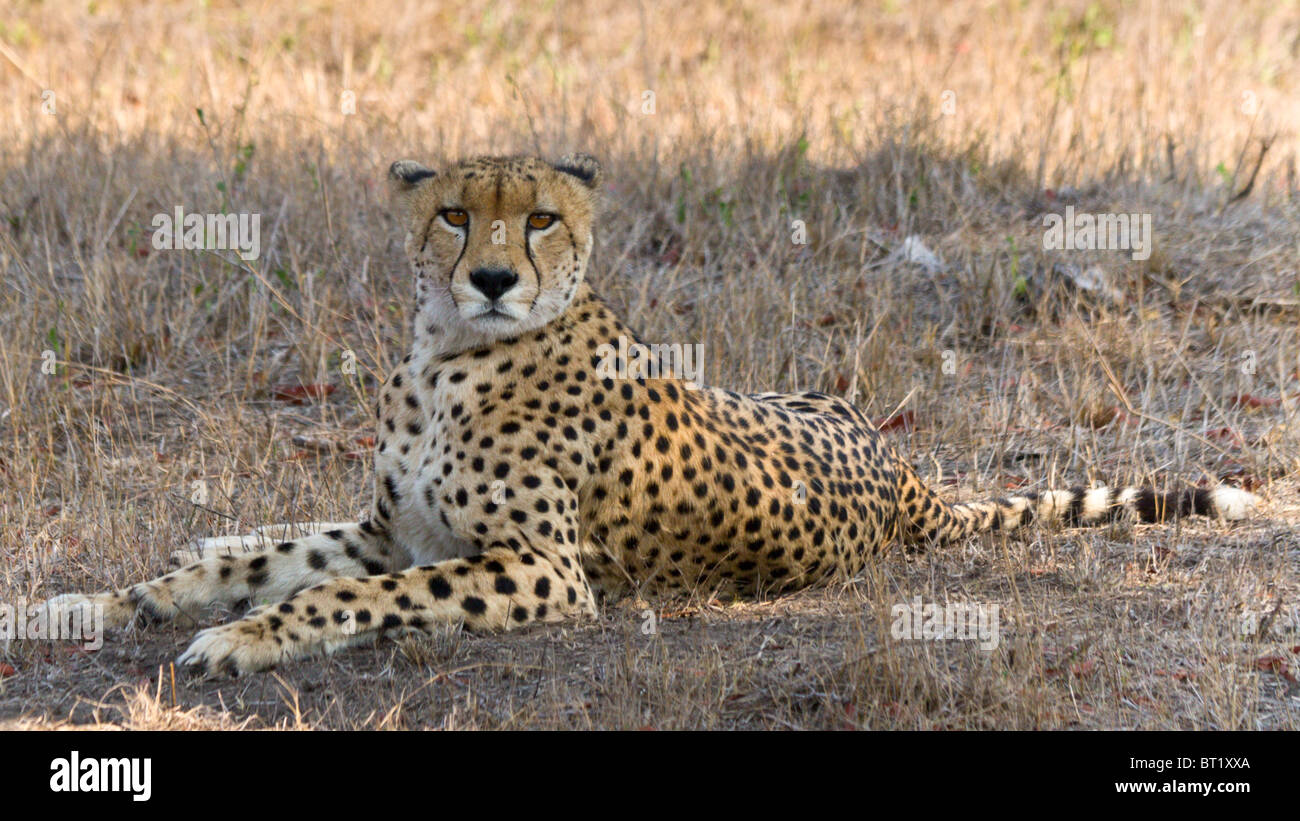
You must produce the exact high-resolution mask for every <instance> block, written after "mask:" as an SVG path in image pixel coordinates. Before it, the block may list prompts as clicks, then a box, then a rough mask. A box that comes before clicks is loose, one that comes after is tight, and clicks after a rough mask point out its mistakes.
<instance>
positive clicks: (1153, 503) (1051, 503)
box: [901, 477, 1259, 545]
mask: <svg viewBox="0 0 1300 821" xmlns="http://www.w3.org/2000/svg"><path fill="white" fill-rule="evenodd" d="M909 478H910V477H909ZM917 485H919V488H917V487H914V486H912V485H911V483H910V482H909V483H908V484H907V485H905V486H904V490H903V496H902V498H901V502H902V506H903V519H904V533H905V536H906V537H907V538H906V540H907V541H908V542H911V543H913V544H917V545H923V544H928V543H943V542H951V541H955V540H958V539H961V538H962V537H964V536H969V535H971V534H974V533H981V532H986V531H992V532H997V531H1011V530H1016V529H1018V528H1021V527H1024V526H1026V525H1028V524H1030V523H1032V522H1045V523H1058V524H1063V525H1066V526H1069V527H1080V526H1088V525H1097V524H1103V523H1105V522H1109V521H1113V520H1115V519H1117V518H1119V517H1121V516H1123V515H1126V514H1127V515H1132V516H1135V517H1136V518H1137V519H1138V520H1139V521H1143V522H1163V521H1167V520H1170V519H1177V518H1181V517H1183V516H1191V515H1195V516H1214V517H1217V518H1220V519H1224V520H1227V521H1236V520H1239V519H1244V518H1246V517H1247V516H1248V515H1250V512H1251V511H1252V510H1253V509H1254V507H1255V506H1256V504H1258V503H1259V497H1257V496H1255V494H1253V493H1250V492H1248V491H1245V490H1241V489H1240V488H1235V487H1231V486H1229V485H1219V486H1218V487H1213V488H1187V489H1185V490H1180V491H1179V490H1175V491H1165V492H1159V491H1156V490H1155V489H1153V488H1150V487H1140V488H1139V487H1126V488H1106V487H1095V488H1084V487H1073V488H1070V489H1069V490H1049V491H1044V492H1042V493H1021V494H1015V495H1012V496H1007V497H1004V498H1000V499H994V500H991V501H982V502H966V503H961V504H951V503H948V502H945V501H944V500H943V499H940V498H939V497H938V496H937V495H935V494H934V492H933V491H931V490H930V489H929V488H926V487H925V486H924V485H921V483H920V481H919V480H917ZM909 497H914V498H909ZM927 502H928V504H927Z"/></svg>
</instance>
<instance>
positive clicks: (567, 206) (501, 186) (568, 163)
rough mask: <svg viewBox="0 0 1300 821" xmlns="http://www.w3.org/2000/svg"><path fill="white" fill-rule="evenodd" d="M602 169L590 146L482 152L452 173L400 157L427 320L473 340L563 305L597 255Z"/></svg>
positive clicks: (400, 192)
mask: <svg viewBox="0 0 1300 821" xmlns="http://www.w3.org/2000/svg"><path fill="white" fill-rule="evenodd" d="M599 176H600V168H599V166H598V165H597V163H596V161H595V160H593V159H592V158H590V157H587V156H585V155H577V156H574V157H567V158H565V159H564V160H561V161H560V162H559V163H557V164H555V165H552V164H550V163H548V162H545V161H543V160H540V159H536V158H533V157H511V158H496V157H492V158H480V159H477V160H471V161H467V162H462V163H460V164H458V165H456V166H453V167H452V168H451V169H449V170H447V171H442V172H435V171H432V170H430V169H427V168H425V167H424V166H422V165H420V164H419V163H415V162H412V161H409V160H403V161H401V162H396V163H393V166H392V168H391V169H390V170H389V179H390V186H391V188H392V189H393V192H394V194H395V196H396V198H397V199H398V201H399V203H400V204H401V205H402V206H404V208H405V218H406V230H407V233H406V254H407V258H408V259H409V260H410V262H411V267H412V268H413V269H414V271H415V274H416V288H417V293H418V301H419V310H420V312H421V322H422V323H423V324H424V326H425V327H426V328H427V329H428V330H429V331H430V332H432V333H434V334H442V335H444V336H445V337H448V338H453V339H456V340H459V341H460V344H461V345H464V346H468V345H474V344H481V343H485V342H490V341H492V340H495V339H501V338H506V337H512V336H517V335H519V334H520V333H523V332H526V331H530V330H534V329H536V328H540V327H541V326H543V325H545V324H546V323H548V322H550V321H551V320H553V319H555V318H556V317H558V316H559V315H560V314H561V313H563V312H564V309H565V308H566V307H567V306H568V305H569V302H570V301H571V300H572V299H573V296H574V293H575V292H576V291H577V288H578V285H579V283H581V282H582V278H583V275H584V273H585V272H586V267H587V259H588V257H589V256H590V255H591V245H592V219H593V215H594V213H593V212H594V205H595V188H596V186H597V184H598V181H599Z"/></svg>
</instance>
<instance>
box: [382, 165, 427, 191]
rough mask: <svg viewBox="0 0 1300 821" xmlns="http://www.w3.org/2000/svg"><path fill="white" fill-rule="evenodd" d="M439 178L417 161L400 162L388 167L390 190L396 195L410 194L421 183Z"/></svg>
mask: <svg viewBox="0 0 1300 821" xmlns="http://www.w3.org/2000/svg"><path fill="white" fill-rule="evenodd" d="M434 176H437V172H436V171H433V170H432V169H429V168H425V167H424V166H423V165H420V164H419V163H418V162H416V161H415V160H398V161H397V162H395V163H393V164H392V165H390V166H388V189H389V190H390V191H391V192H392V193H393V194H394V195H400V194H409V193H410V192H411V191H412V190H413V189H414V188H415V187H416V186H417V185H419V184H420V182H421V181H423V180H426V179H428V178H429V177H434Z"/></svg>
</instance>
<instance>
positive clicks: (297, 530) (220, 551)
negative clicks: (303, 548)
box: [167, 522, 349, 567]
mask: <svg viewBox="0 0 1300 821" xmlns="http://www.w3.org/2000/svg"><path fill="white" fill-rule="evenodd" d="M348 524H349V523H344V522H292V523H289V522H286V523H282V524H273V525H263V526H261V527H258V528H254V529H253V531H252V532H251V533H245V534H243V535H235V536H209V537H207V538H203V539H196V540H195V541H194V543H193V544H191V545H187V546H186V547H182V548H179V549H177V550H175V551H173V552H172V554H171V556H170V557H169V558H168V560H167V561H168V564H170V565H171V566H172V567H184V566H185V565H187V564H193V563H194V562H197V561H200V560H201V559H207V558H211V557H213V556H240V555H243V554H244V553H256V552H258V551H261V550H266V549H267V548H271V547H275V546H276V545H278V544H280V543H282V542H287V541H290V540H292V539H297V538H301V537H303V536H311V535H313V534H316V533H323V532H325V531H328V530H339V529H341V528H345V527H347V526H348Z"/></svg>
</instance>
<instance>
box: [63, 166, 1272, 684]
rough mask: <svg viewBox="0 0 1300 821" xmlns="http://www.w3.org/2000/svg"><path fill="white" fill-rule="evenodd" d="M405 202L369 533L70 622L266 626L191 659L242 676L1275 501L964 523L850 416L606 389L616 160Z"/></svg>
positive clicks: (745, 398) (94, 601) (212, 639)
mask: <svg viewBox="0 0 1300 821" xmlns="http://www.w3.org/2000/svg"><path fill="white" fill-rule="evenodd" d="M388 177H389V186H390V188H391V191H392V195H393V198H394V201H395V203H396V204H397V206H398V210H399V211H400V213H401V215H402V220H403V223H404V224H403V227H404V230H405V254H406V257H407V259H408V261H409V264H410V266H411V268H412V270H413V273H414V275H415V291H416V303H417V309H416V312H415V317H416V318H415V328H414V334H413V344H412V347H411V350H410V353H409V354H407V355H406V356H405V357H404V358H403V359H402V361H401V364H400V365H398V366H397V367H396V369H395V370H394V371H393V372H392V373H391V375H390V376H389V378H388V380H387V382H386V383H384V385H383V386H382V387H381V388H380V390H379V395H378V400H377V406H376V412H375V418H376V424H377V430H378V434H377V437H376V447H375V452H374V475H375V486H374V493H373V501H372V503H371V507H370V510H369V515H368V517H367V518H365V519H364V520H362V521H359V522H356V523H348V524H337V525H327V526H325V527H324V528H323V529H321V530H319V532H315V533H311V534H309V535H306V536H302V537H298V538H290V539H287V540H285V541H281V542H279V543H277V544H266V545H264V544H262V543H260V542H257V541H256V540H254V541H252V542H247V543H245V545H244V546H245V548H246V550H247V552H244V553H236V554H231V555H210V556H207V557H205V558H198V560H197V561H194V562H193V563H190V564H188V565H187V566H185V567H183V568H181V569H178V570H175V571H174V572H171V573H168V574H167V575H165V576H162V577H161V578H158V579H154V580H152V581H147V582H143V583H140V584H135V585H133V586H130V587H127V588H124V589H120V590H117V591H113V592H106V593H100V594H96V595H92V596H83V595H65V596H60V597H56V598H55V599H52V600H51V601H50V607H52V608H59V607H71V606H85V605H98V606H101V607H102V608H103V612H104V616H105V623H106V624H108V625H110V626H123V625H126V624H128V623H130V622H132V621H133V620H134V619H135V618H136V617H137V616H142V617H146V618H151V619H154V620H159V619H172V618H178V617H185V618H188V619H195V617H196V614H197V611H199V610H200V609H202V608H204V607H205V606H207V605H212V604H218V603H219V604H222V605H226V606H235V605H237V604H239V603H241V602H244V601H246V600H247V601H250V602H265V603H264V604H261V605H260V606H258V607H255V608H253V609H252V610H250V611H248V612H247V613H246V615H244V616H243V617H242V618H238V619H236V620H234V621H231V622H229V623H226V624H220V625H218V626H215V627H210V628H208V629H205V630H202V631H201V632H199V633H198V634H197V635H196V636H195V637H194V639H193V640H192V643H191V644H190V645H189V647H188V648H187V649H186V650H185V651H184V653H183V654H182V655H181V656H180V659H179V661H180V663H181V664H182V665H187V666H189V667H191V668H194V669H196V670H197V671H198V672H199V673H200V674H207V675H215V674H224V673H232V674H240V673H247V672H253V671H259V670H264V669H267V668H270V667H273V666H275V665H276V664H279V663H281V662H284V661H286V660H290V659H297V658H301V657H305V656H308V655H311V654H316V653H328V652H333V651H335V650H338V649H340V648H342V647H345V646H350V645H354V644H358V643H362V642H373V641H374V640H376V639H377V638H378V637H380V636H385V635H394V634H398V633H404V632H415V633H421V632H433V631H434V630H436V629H444V628H445V626H448V625H456V624H460V625H462V626H464V627H465V628H467V629H470V630H485V631H492V630H506V629H511V628H518V627H524V626H526V625H533V624H536V623H553V622H560V621H564V620H571V619H575V618H577V617H580V616H582V615H583V614H592V613H594V612H595V605H596V603H597V601H598V599H601V598H605V597H609V598H614V597H619V596H625V595H629V594H631V595H637V596H646V597H649V596H652V595H654V594H656V593H658V594H672V593H673V591H686V590H690V589H698V588H700V587H704V588H707V589H710V590H715V589H716V590H719V591H721V590H724V589H725V590H726V591H729V592H730V593H732V594H734V595H739V596H761V595H768V594H771V595H776V594H780V593H784V592H787V591H792V590H795V589H798V588H802V587H805V586H808V585H811V584H814V583H816V582H820V581H825V580H829V579H835V578H840V579H843V578H848V577H852V576H853V575H854V574H857V573H858V572H859V571H861V570H862V569H863V568H864V567H865V566H866V564H867V563H868V562H870V561H872V560H873V559H875V558H876V557H878V556H880V555H881V554H883V553H884V552H885V551H886V550H887V549H888V548H890V547H891V546H895V545H901V546H902V547H903V548H904V549H912V550H920V549H923V548H926V547H929V546H935V545H943V544H949V543H953V542H956V541H959V540H961V539H964V538H966V537H968V536H970V535H972V534H975V533H977V532H980V531H1014V530H1016V529H1018V528H1023V527H1025V526H1027V525H1029V524H1030V523H1031V522H1059V523H1063V524H1067V525H1090V524H1095V523H1100V522H1104V521H1107V520H1110V519H1112V518H1113V517H1116V516H1119V515H1131V516H1136V518H1138V519H1140V520H1142V521H1146V522H1158V521H1163V520H1165V519H1169V518H1173V517H1178V516H1184V515H1189V514H1202V515H1211V516H1217V517H1220V518H1222V519H1225V520H1235V519H1241V518H1243V517H1245V516H1246V515H1247V514H1248V512H1249V511H1250V509H1251V508H1252V507H1253V506H1254V504H1255V503H1256V502H1257V499H1256V498H1255V497H1254V496H1253V495H1252V494H1250V493H1248V492H1246V491H1244V490H1239V489H1235V488H1232V487H1228V486H1220V487H1217V488H1212V489H1188V490H1185V491H1174V492H1156V491H1155V490H1153V489H1151V488H1113V489H1108V488H1103V487H1098V488H1091V489H1084V488H1081V487H1080V488H1073V489H1069V490H1057V491H1045V492H1041V493H1021V494H1016V495H1010V496H1007V497H1005V498H999V499H996V500H992V501H981V502H972V503H962V504H955V503H950V502H948V501H945V500H944V499H943V498H941V497H940V496H938V495H937V494H936V493H935V492H934V491H933V490H932V489H930V488H929V487H927V486H926V485H925V483H924V482H922V480H921V479H920V477H919V476H918V475H917V473H916V472H915V471H914V470H913V468H912V466H911V465H910V464H909V462H908V461H907V460H905V459H903V458H902V456H900V454H899V453H898V451H897V450H896V448H895V447H894V445H893V444H891V443H890V442H889V441H888V440H887V439H885V438H884V437H882V436H881V434H880V433H878V432H877V430H876V429H875V427H873V425H872V423H871V422H870V421H869V420H868V419H867V417H866V416H865V415H864V414H863V413H862V411H861V410H859V409H858V408H856V407H854V406H853V405H851V404H850V403H849V402H847V401H845V400H843V399H840V398H837V397H834V396H829V395H826V394H822V393H815V392H807V393H793V394H778V393H760V394H754V395H742V394H739V393H735V392H732V391H729V390H723V389H719V388H714V387H704V386H699V385H695V384H693V383H688V382H686V381H685V380H683V379H681V378H679V377H678V376H677V375H676V374H675V373H674V372H672V371H671V370H669V371H668V372H665V373H660V374H658V375H657V376H655V377H654V378H647V377H646V376H644V375H643V374H642V375H638V376H636V377H635V378H633V377H630V376H629V377H626V378H618V379H616V378H613V377H612V376H610V375H608V374H605V375H602V373H603V371H602V370H601V357H602V355H605V356H607V355H608V353H607V352H608V351H609V350H610V349H611V348H613V347H615V346H616V345H617V341H618V340H619V338H620V337H624V338H627V339H638V337H637V336H636V334H635V333H634V332H633V331H632V330H631V329H630V328H629V327H628V326H627V325H626V324H624V322H623V321H622V320H620V319H619V317H618V316H616V315H615V313H614V311H612V310H611V309H610V308H609V307H608V306H607V305H606V303H604V302H603V301H602V300H601V299H600V297H598V296H597V294H596V293H594V291H593V289H592V287H591V286H590V284H589V283H588V282H587V281H586V272H587V265H588V260H589V259H590V257H591V252H592V243H593V229H594V224H595V219H596V208H597V194H598V192H599V190H600V185H601V169H600V167H599V165H598V163H597V162H596V161H595V160H594V159H592V158H591V157H589V156H587V155H572V156H569V157H566V158H564V159H562V160H560V161H558V162H555V163H550V162H547V161H545V160H542V159H539V158H535V157H508V158H500V157H486V158H478V159H473V160H468V161H463V162H461V163H459V164H456V165H453V166H451V167H450V168H447V169H446V170H443V171H439V172H435V171H433V170H430V169H428V168H425V167H424V166H422V165H420V164H419V163H416V162H412V161H401V162H397V163H394V164H393V165H392V167H391V168H390V170H389V174H388Z"/></svg>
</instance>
